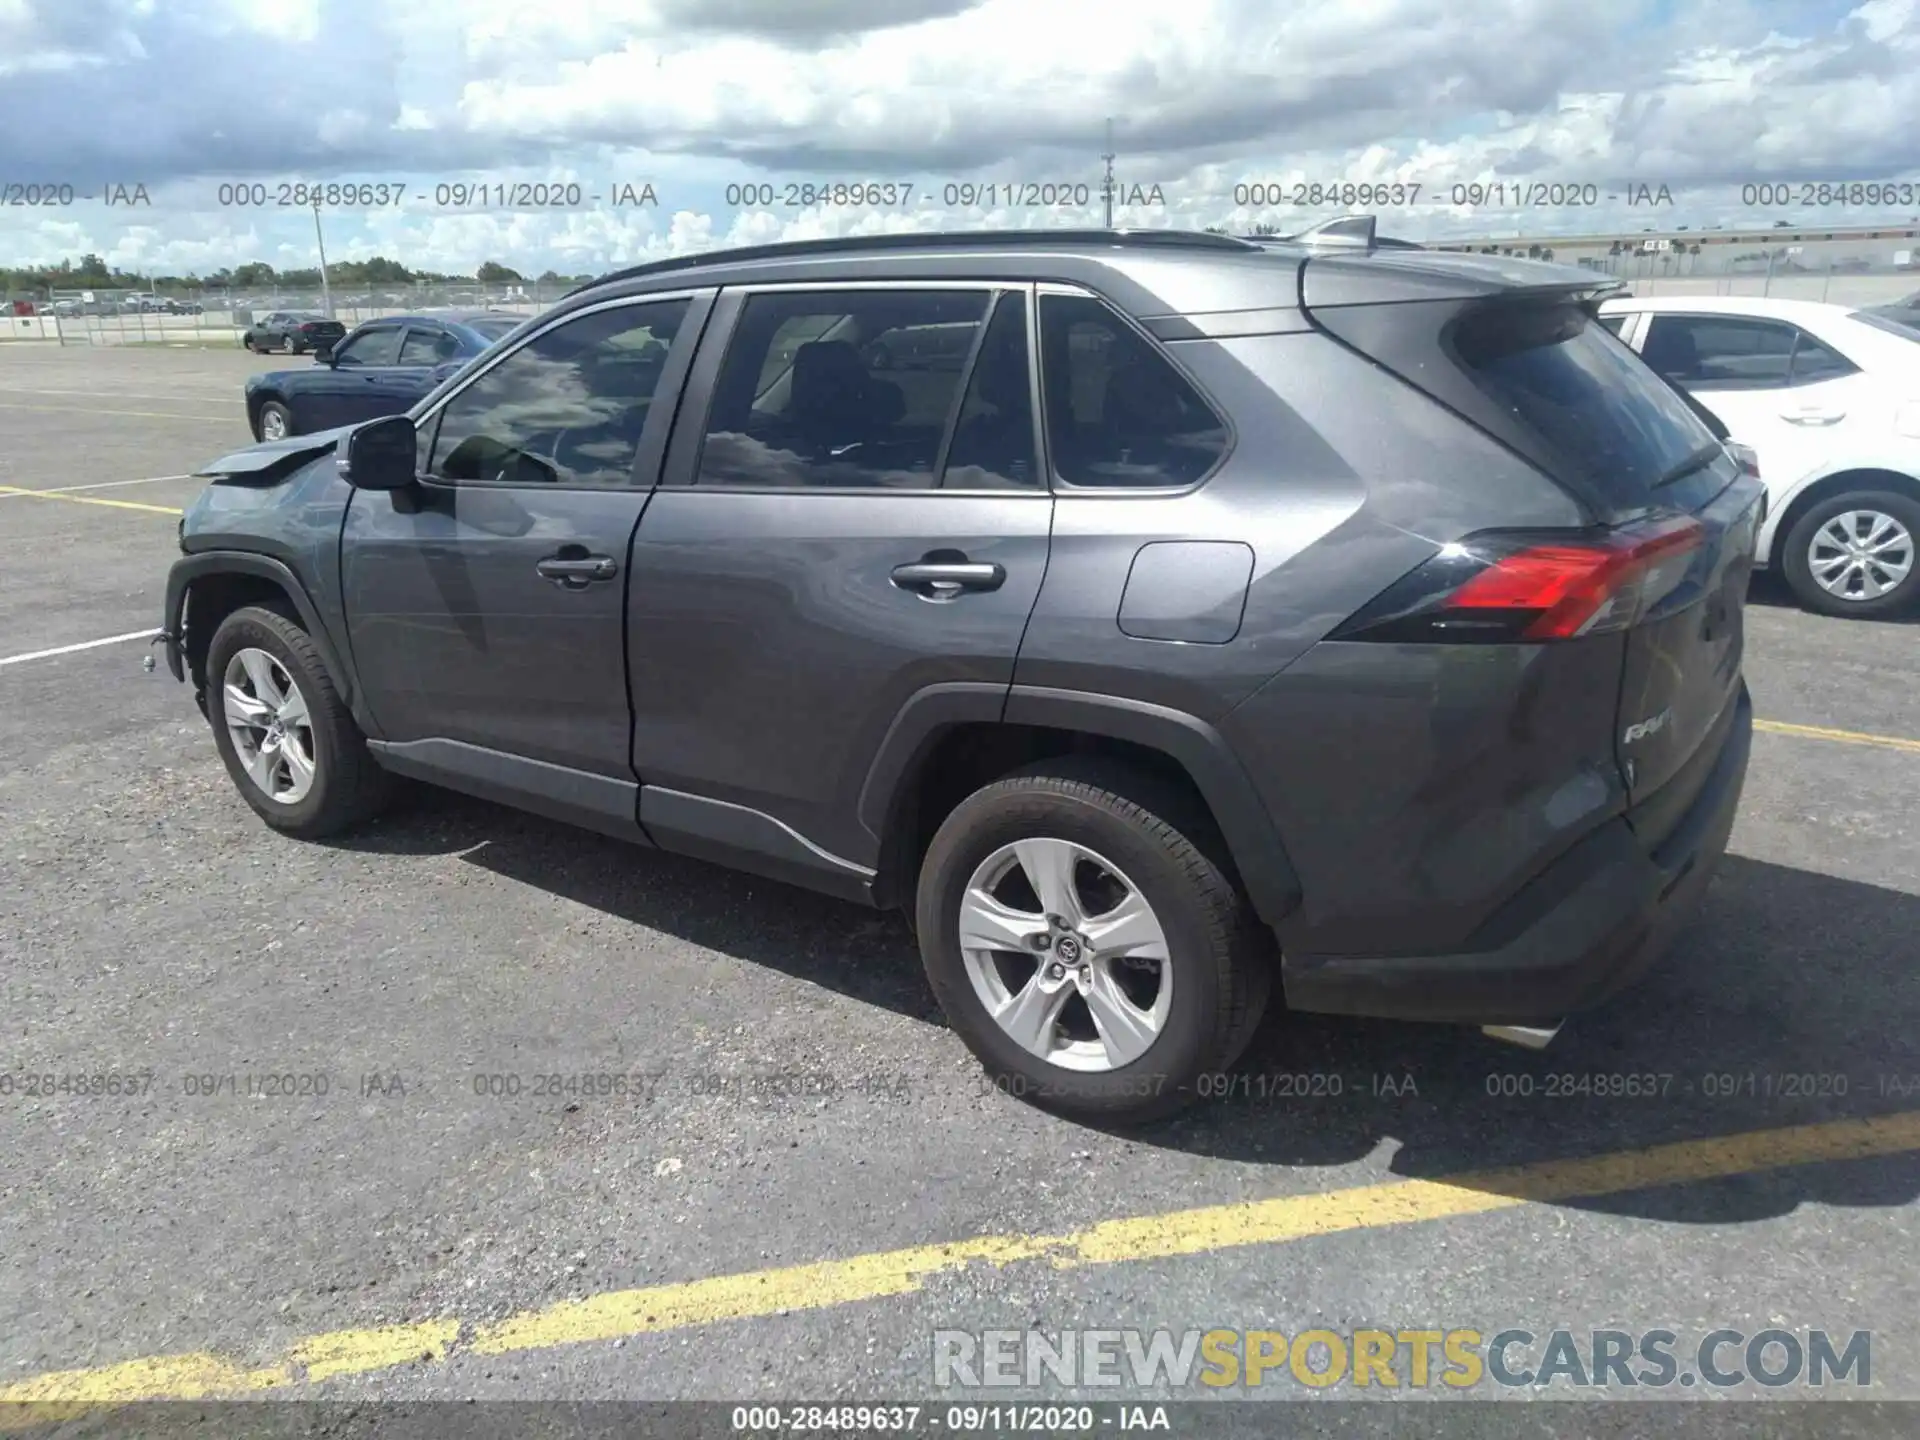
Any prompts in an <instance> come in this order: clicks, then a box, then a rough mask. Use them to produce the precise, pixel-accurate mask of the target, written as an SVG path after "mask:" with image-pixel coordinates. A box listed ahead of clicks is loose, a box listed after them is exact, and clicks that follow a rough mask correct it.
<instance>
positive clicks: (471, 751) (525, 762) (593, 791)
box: [367, 736, 650, 845]
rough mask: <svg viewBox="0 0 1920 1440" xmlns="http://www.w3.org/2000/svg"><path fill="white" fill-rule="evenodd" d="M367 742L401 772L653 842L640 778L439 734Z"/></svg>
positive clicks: (377, 755) (627, 837)
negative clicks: (643, 823)
mask: <svg viewBox="0 0 1920 1440" xmlns="http://www.w3.org/2000/svg"><path fill="white" fill-rule="evenodd" d="M367 748H368V749H369V750H371V751H372V752H373V756H374V758H375V759H376V760H378V761H379V762H380V764H381V765H382V766H383V767H384V768H386V769H388V770H391V771H393V773H394V774H396V775H406V776H409V777H411V778H413V779H415V780H425V781H428V782H430V783H432V784H435V785H444V786H446V787H447V788H448V789H449V790H458V791H461V792H462V793H463V794H467V795H474V796H478V797H479V798H480V799H482V800H493V801H497V802H499V803H501V804H504V805H511V806H513V807H515V808H516V809H520V810H529V811H532V812H533V813H534V814H536V815H545V816H547V817H548V818H549V819H552V820H564V821H566V822H567V823H568V824H570V825H581V826H584V827H586V828H587V829H589V830H597V831H599V832H600V833H601V834H603V835H612V836H615V837H617V838H619V839H621V840H630V841H633V842H635V843H637V844H641V845H645V844H649V843H650V842H649V841H648V839H647V833H646V831H644V830H642V829H641V828H640V821H639V795H640V786H639V783H638V782H637V781H634V780H621V779H618V778H616V777H615V776H612V775H597V774H595V773H593V772H592V771H590V770H576V769H574V768H573V767H572V766H569V765H555V764H553V763H552V762H551V761H547V760H532V759H529V758H527V757H526V756H524V755H513V754H509V753H508V752H507V751H504V750H490V749H488V748H487V747H486V746H484V745H473V744H469V743H468V742H467V741H465V740H448V739H446V738H444V737H440V736H435V737H431V738H429V739H425V740H369V741H367Z"/></svg>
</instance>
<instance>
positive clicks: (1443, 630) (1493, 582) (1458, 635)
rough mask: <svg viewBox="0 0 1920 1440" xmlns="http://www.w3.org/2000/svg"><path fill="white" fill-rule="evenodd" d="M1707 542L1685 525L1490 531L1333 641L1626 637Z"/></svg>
mask: <svg viewBox="0 0 1920 1440" xmlns="http://www.w3.org/2000/svg"><path fill="white" fill-rule="evenodd" d="M1704 538H1705V531H1704V530H1703V529H1702V527H1701V525H1700V522H1699V521H1698V520H1695V519H1693V518H1691V517H1686V516H1682V517H1677V518H1674V519H1671V520H1661V521H1655V522H1651V523H1649V524H1645V525H1637V526H1631V527H1628V528H1625V529H1620V530H1607V531H1597V532H1580V533H1576V534H1573V535H1567V534H1564V533H1563V534H1557V535H1542V534H1538V533H1533V534H1529V533H1525V532H1518V531H1485V532H1482V533H1481V534H1478V535H1471V536H1468V537H1467V538H1466V539H1465V540H1463V541H1460V542H1459V543H1457V544H1453V545H1448V546H1445V547H1443V548H1442V549H1441V551H1440V553H1439V554H1437V555H1435V556H1434V557H1433V558H1432V559H1431V560H1429V561H1427V562H1426V564H1424V565H1422V566H1420V567H1419V568H1418V569H1416V570H1414V571H1412V572H1411V573H1410V574H1408V575H1405V576H1403V577H1401V579H1399V580H1397V581H1396V582H1394V584H1392V585H1390V586H1389V587H1388V588H1387V589H1386V590H1385V591H1384V592H1382V593H1381V594H1380V595H1379V596H1378V597H1377V598H1376V599H1374V600H1373V601H1372V602H1370V603H1369V604H1368V605H1366V606H1365V607H1364V608H1363V609H1361V610H1360V612H1359V613H1358V614H1356V615H1355V616H1354V617H1353V618H1352V619H1350V620H1348V621H1347V622H1346V624H1344V625H1342V626H1340V627H1339V629H1337V630H1335V631H1334V632H1333V634H1332V636H1331V637H1330V638H1332V639H1335V640H1378V641H1396V642H1400V643H1403V644H1436V643H1443V644H1501V643H1509V644H1510V643H1514V642H1531V641H1552V640H1572V639H1575V638H1577V637H1578V636H1581V635H1593V634H1600V633H1604V632H1606V631H1609V630H1624V629H1625V628H1627V627H1628V626H1629V625H1632V624H1633V623H1634V622H1635V621H1636V620H1637V619H1638V618H1639V617H1640V616H1641V615H1643V614H1645V613H1646V611H1647V610H1648V609H1649V608H1650V607H1651V606H1652V605H1654V604H1655V603H1657V602H1658V601H1659V600H1660V599H1662V598H1664V597H1665V596H1666V595H1668V594H1670V593H1671V592H1672V591H1673V590H1674V589H1675V588H1677V587H1678V586H1679V585H1681V584H1682V583H1684V581H1685V580H1686V577H1687V571H1688V569H1689V567H1690V566H1691V563H1692V558H1693V553H1694V552H1695V551H1696V550H1698V549H1699V547H1700V545H1701V542H1702V541H1703V539H1704Z"/></svg>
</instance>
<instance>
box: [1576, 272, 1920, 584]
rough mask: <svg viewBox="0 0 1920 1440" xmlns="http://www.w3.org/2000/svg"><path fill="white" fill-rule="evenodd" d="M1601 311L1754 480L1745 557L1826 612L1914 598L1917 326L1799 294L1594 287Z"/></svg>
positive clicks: (1919, 383) (1919, 571)
mask: <svg viewBox="0 0 1920 1440" xmlns="http://www.w3.org/2000/svg"><path fill="white" fill-rule="evenodd" d="M1600 318H1601V323H1602V324H1604V325H1606V326H1607V328H1608V329H1610V330H1612V331H1613V332H1614V334H1616V335H1618V336H1619V337H1620V338H1621V339H1622V340H1624V341H1626V342H1627V344H1629V345H1631V346H1632V347H1633V348H1634V349H1635V350H1637V351H1639V352H1640V358H1641V359H1643V360H1645V361H1646V362H1647V364H1648V365H1649V366H1651V367H1652V368H1653V369H1654V370H1656V371H1658V372H1659V373H1660V374H1662V375H1664V376H1665V377H1666V378H1667V379H1668V380H1670V381H1672V382H1673V383H1674V384H1675V385H1677V386H1679V387H1680V388H1681V389H1683V390H1685V391H1686V392H1687V393H1688V394H1690V395H1691V396H1693V398H1694V399H1696V400H1698V401H1699V402H1700V403H1701V404H1703V405H1705V406H1706V407H1707V408H1708V409H1709V410H1711V411H1712V412H1713V413H1714V414H1715V415H1716V416H1718V417H1719V419H1720V420H1721V422H1722V423H1723V424H1724V425H1725V426H1726V428H1727V430H1728V432H1729V434H1730V436H1731V438H1732V439H1733V440H1735V441H1738V442H1740V443H1741V444H1743V445H1745V446H1747V447H1749V448H1750V449H1751V450H1752V452H1753V454H1754V455H1755V456H1756V457H1757V459H1758V462H1759V469H1760V478H1761V479H1762V480H1763V481H1765V482H1766V486H1767V518H1766V522H1765V524H1764V525H1763V526H1762V528H1761V531H1760V542H1759V553H1758V560H1759V563H1760V564H1762V565H1770V566H1772V567H1774V568H1777V569H1778V570H1779V571H1780V572H1781V573H1783V574H1784V575H1785V577H1786V580H1787V584H1788V585H1789V586H1791V587H1792V589H1793V592H1794V594H1795V595H1796V596H1797V597H1798V598H1799V600H1800V602H1801V603H1802V604H1803V605H1805V606H1806V607H1807V608H1808V609H1810V610H1817V611H1820V612H1821V613H1823V614H1827V615H1848V616H1880V615H1888V614H1892V613H1894V612H1896V611H1900V610H1905V609H1908V608H1910V607H1911V606H1913V604H1914V603H1915V601H1916V600H1920V565H1916V564H1915V555H1914V547H1915V544H1916V541H1920V335H1916V334H1914V333H1913V332H1911V331H1908V330H1903V329H1902V327H1901V326H1899V325H1897V324H1895V323H1893V322H1891V321H1889V320H1886V319H1884V318H1882V317H1879V316H1876V315H1873V314H1872V313H1870V312H1864V311H1859V310H1854V309H1850V308H1849V307H1847V306H1845V305H1826V304H1822V303H1820V302H1818V301H1813V300H1767V299H1760V298H1758V297H1747V296H1716V295H1676V296H1667V297H1662V298H1659V299H1652V298H1649V299H1638V298H1634V299H1623V300H1608V301H1605V302H1604V303H1603V304H1602V305H1601V307H1600Z"/></svg>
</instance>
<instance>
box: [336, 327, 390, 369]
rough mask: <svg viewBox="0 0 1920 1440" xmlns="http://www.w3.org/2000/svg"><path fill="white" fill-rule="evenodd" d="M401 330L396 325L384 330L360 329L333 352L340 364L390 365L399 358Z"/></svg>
mask: <svg viewBox="0 0 1920 1440" xmlns="http://www.w3.org/2000/svg"><path fill="white" fill-rule="evenodd" d="M400 336H401V331H400V328H399V327H398V326H397V325H390V326H388V327H387V328H386V329H384V330H362V331H361V332H360V333H359V334H358V335H355V336H354V337H353V338H352V339H350V340H348V341H346V342H345V343H343V344H342V345H341V346H340V348H339V349H338V350H336V351H334V352H333V358H334V359H335V360H337V361H339V362H340V363H341V364H342V365H392V364H395V363H397V362H398V361H399V359H400Z"/></svg>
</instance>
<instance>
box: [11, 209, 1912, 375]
mask: <svg viewBox="0 0 1920 1440" xmlns="http://www.w3.org/2000/svg"><path fill="white" fill-rule="evenodd" d="M1915 233H1916V232H1915V231H1914V230H1912V229H1904V230H1902V231H1899V232H1894V233H1890V234H1887V235H1885V236H1873V237H1868V238H1862V237H1859V236H1847V237H1836V238H1834V239H1831V240H1823V239H1821V238H1818V237H1815V236H1808V235H1804V234H1802V233H1786V234H1781V235H1778V236H1774V235H1768V234H1764V233H1762V234H1753V233H1748V234H1745V235H1727V234H1714V233H1710V232H1696V233H1694V234H1691V235H1689V234H1685V233H1676V234H1672V235H1669V236H1664V237H1635V238H1632V239H1627V240H1622V239H1619V238H1614V237H1601V238H1599V239H1582V238H1577V237H1576V238H1559V239H1552V240H1546V241H1528V240H1523V239H1513V240H1494V241H1486V240H1475V241H1459V242H1450V241H1436V242H1430V243H1431V244H1432V248H1435V249H1446V250H1458V251H1469V252H1474V253H1498V254H1503V255H1513V256H1518V257H1522V258H1533V259H1541V260H1551V261H1554V262H1556V263H1558V264H1563V265H1577V266H1581V267H1583V268H1586V269H1590V270H1594V271H1596V272H1598V273H1602V274H1606V275H1610V276H1613V277H1615V278H1617V279H1619V280H1621V281H1623V282H1625V283H1626V285H1627V286H1628V287H1629V289H1631V290H1632V292H1633V293H1635V294H1637V295H1647V296H1655V295H1758V296H1772V297H1775V298H1778V299H1793V300H1824V301H1829V302H1832V303H1835V304H1841V305H1852V306H1872V305H1888V304H1893V303H1895V302H1897V301H1900V300H1903V299H1905V298H1906V297H1908V296H1909V295H1913V294H1914V293H1915V292H1920V263H1916V262H1920V239H1916V238H1915ZM574 283H575V282H573V281H570V280H568V281H558V282H551V283H547V284H541V283H538V282H535V281H524V282H517V283H512V284H493V285H485V284H480V283H478V282H474V281H443V282H421V283H415V284H405V285H396V284H392V283H387V284H376V285H364V284H362V285H356V284H353V283H351V282H347V283H343V284H337V285H333V286H331V287H330V289H329V290H327V291H322V290H320V289H318V288H298V289H295V288H288V287H284V286H277V285H266V286H253V287H219V286H202V287H199V288H194V289H185V290H169V291H163V292H159V293H155V292H139V291H131V290H84V291H83V290H56V291H54V292H52V294H51V295H46V296H36V297H19V302H17V303H15V304H13V305H11V306H8V307H5V308H8V309H11V310H12V311H13V312H14V314H13V317H11V318H10V320H9V322H8V330H7V332H6V333H8V334H11V335H12V336H13V338H40V339H45V340H53V341H57V342H58V343H61V344H67V345H141V344H146V345H182V344H229V345H236V346H237V345H238V344H239V343H240V335H241V333H242V331H243V330H244V329H245V327H246V325H247V324H248V323H250V321H252V320H256V319H259V318H260V317H263V316H265V315H267V314H270V313H272V312H274V311H277V310H278V311H287V310H306V311H314V312H317V313H321V314H329V313H330V314H331V315H332V316H333V318H335V319H337V320H339V321H341V322H342V323H343V324H344V325H346V326H347V327H348V328H349V329H351V328H352V327H353V326H355V325H358V324H360V323H361V322H363V321H366V320H372V319H376V318H378V317H380V316H383V315H404V314H412V313H414V312H417V311H421V310H436V309H467V310H478V309H489V310H499V311H505V312H507V313H511V314H516V315H521V316H528V315H537V314H539V313H540V312H541V311H542V310H544V309H546V308H547V307H548V306H549V305H551V304H553V303H554V302H555V301H556V300H558V299H559V298H560V297H561V296H562V295H564V294H565V293H566V292H567V291H568V290H570V289H571V288H573V285H574ZM8 298H10V299H12V298H14V297H8ZM21 302H23V303H24V312H23V303H21Z"/></svg>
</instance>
